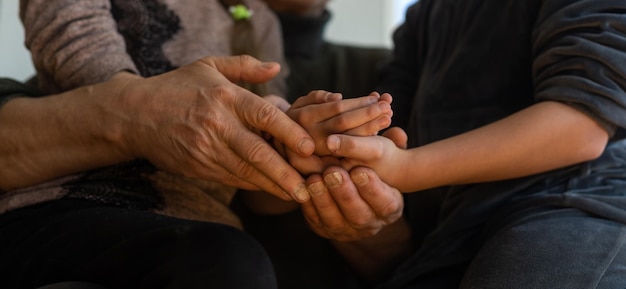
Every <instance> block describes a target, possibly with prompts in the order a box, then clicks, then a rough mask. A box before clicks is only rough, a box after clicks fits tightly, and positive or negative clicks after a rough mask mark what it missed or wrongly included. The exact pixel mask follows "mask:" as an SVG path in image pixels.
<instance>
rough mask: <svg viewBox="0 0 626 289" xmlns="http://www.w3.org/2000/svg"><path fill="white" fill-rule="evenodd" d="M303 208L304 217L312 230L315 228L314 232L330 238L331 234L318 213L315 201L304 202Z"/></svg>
mask: <svg viewBox="0 0 626 289" xmlns="http://www.w3.org/2000/svg"><path fill="white" fill-rule="evenodd" d="M301 208H302V215H303V216H304V219H305V220H306V221H307V223H308V224H309V227H310V228H311V230H313V232H315V234H317V235H319V236H320V237H323V238H327V239H330V238H331V236H330V234H329V233H328V231H327V230H326V228H325V227H324V224H322V221H321V219H320V217H319V215H318V214H317V211H316V210H315V207H314V206H313V203H312V202H311V201H310V200H309V201H308V202H305V203H302V207H301Z"/></svg>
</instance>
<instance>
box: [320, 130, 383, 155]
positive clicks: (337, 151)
mask: <svg viewBox="0 0 626 289" xmlns="http://www.w3.org/2000/svg"><path fill="white" fill-rule="evenodd" d="M385 141H390V140H388V139H386V138H384V137H382V136H350V135H342V134H334V135H330V136H328V138H327V139H326V146H327V147H328V149H329V150H330V152H331V154H332V155H333V156H335V157H344V158H350V159H355V160H362V161H369V160H377V159H380V158H381V157H382V155H383V153H384V147H385V143H384V142H385Z"/></svg>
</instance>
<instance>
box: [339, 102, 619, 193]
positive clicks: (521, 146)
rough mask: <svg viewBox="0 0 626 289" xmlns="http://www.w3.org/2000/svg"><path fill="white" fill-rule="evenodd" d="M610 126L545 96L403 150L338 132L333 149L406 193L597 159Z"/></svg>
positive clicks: (387, 142)
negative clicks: (483, 122) (484, 122)
mask: <svg viewBox="0 0 626 289" xmlns="http://www.w3.org/2000/svg"><path fill="white" fill-rule="evenodd" d="M607 141H608V133H607V131H606V130H605V129H604V128H603V127H602V126H600V125H599V124H598V123H597V122H596V121H594V120H593V119H592V118H591V117H589V116H588V115H587V114H585V113H583V112H581V111H579V110H577V109H575V108H573V107H571V106H569V105H566V104H563V103H559V102H552V101H545V102H540V103H537V104H535V105H533V106H531V107H529V108H527V109H524V110H522V111H519V112H518V113H515V114H513V115H511V116H509V117H506V118H504V119H502V120H500V121H497V122H494V123H492V124H489V125H487V126H484V127H482V128H478V129H475V130H472V131H470V132H467V133H464V134H461V135H457V136H454V137H451V138H448V139H444V140H441V141H437V142H434V143H431V144H427V145H424V146H421V147H417V148H412V149H410V150H403V149H399V148H397V147H396V146H395V145H394V143H393V142H392V141H390V140H388V139H386V138H383V137H379V136H373V137H353V136H346V135H333V136H330V137H329V138H328V148H329V149H330V150H331V151H332V152H333V155H334V156H336V157H345V158H346V159H344V161H343V165H344V166H346V167H347V168H350V167H353V166H356V165H362V166H367V167H370V168H372V169H374V170H375V171H376V172H377V173H378V175H379V176H380V177H381V179H382V180H383V181H384V182H386V183H388V184H389V185H390V186H392V187H396V188H398V189H400V191H403V192H415V191H419V190H424V189H428V188H433V187H438V186H445V185H454V184H467V183H476V182H486V181H496V180H503V179H510V178H516V177H523V176H528V175H532V174H537V173H541V172H545V171H549V170H552V169H557V168H561V167H565V166H568V165H572V164H576V163H580V162H584V161H588V160H592V159H594V158H597V157H598V156H599V155H600V154H601V153H602V152H603V150H604V147H605V146H606V143H607Z"/></svg>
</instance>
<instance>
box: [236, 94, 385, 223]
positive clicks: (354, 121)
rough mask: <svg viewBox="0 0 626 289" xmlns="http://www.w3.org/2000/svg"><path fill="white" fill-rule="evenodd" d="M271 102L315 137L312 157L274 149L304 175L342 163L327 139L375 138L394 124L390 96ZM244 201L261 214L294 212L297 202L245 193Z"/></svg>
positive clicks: (310, 96)
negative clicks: (335, 136)
mask: <svg viewBox="0 0 626 289" xmlns="http://www.w3.org/2000/svg"><path fill="white" fill-rule="evenodd" d="M272 101H273V103H274V104H275V105H277V106H278V107H282V108H285V110H286V114H287V115H288V116H289V117H291V118H292V119H294V120H295V121H296V122H297V123H298V124H300V125H302V127H303V128H304V129H306V131H307V132H308V133H309V134H310V135H311V136H312V137H313V140H314V142H315V152H314V154H312V155H310V156H302V155H301V154H298V153H296V152H294V151H292V150H291V149H289V148H288V147H286V146H284V145H283V144H282V143H281V142H280V141H279V140H275V141H274V147H275V148H276V149H277V150H278V151H280V152H281V154H282V155H283V156H284V157H285V159H287V160H288V161H289V163H290V164H291V165H293V166H294V167H295V168H296V169H298V171H299V172H300V173H301V174H304V175H309V174H312V173H318V174H319V173H321V172H322V171H323V170H324V168H326V167H328V166H329V165H332V164H338V163H339V161H338V160H337V159H335V158H334V157H330V156H329V153H330V151H329V150H328V149H327V148H326V138H327V137H328V136H329V135H331V134H334V133H346V134H353V135H363V136H365V135H375V134H376V133H377V132H378V131H380V130H381V129H384V128H387V127H388V126H389V124H390V123H391V106H390V104H391V101H392V99H391V96H390V95H389V94H383V95H380V94H378V93H375V92H373V93H371V94H370V95H368V96H363V97H359V98H352V99H345V100H344V99H342V96H341V95H340V94H337V93H330V92H327V91H322V90H319V91H313V92H310V93H309V94H308V95H306V96H303V97H300V98H299V99H297V100H296V101H295V102H294V104H293V105H291V106H289V105H288V104H286V103H281V101H279V100H277V99H276V98H272ZM244 201H245V202H246V203H247V204H248V207H250V208H251V209H252V210H253V211H255V212H256V213H260V214H280V213H284V212H287V211H290V210H293V209H295V208H296V207H297V206H296V204H295V203H287V202H281V201H280V200H278V199H276V198H273V197H270V196H267V195H266V194H263V193H262V192H250V191H248V192H245V193H244Z"/></svg>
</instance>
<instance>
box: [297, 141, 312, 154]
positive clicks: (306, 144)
mask: <svg viewBox="0 0 626 289" xmlns="http://www.w3.org/2000/svg"><path fill="white" fill-rule="evenodd" d="M298 150H300V152H301V153H303V154H305V155H310V154H312V153H313V151H315V144H314V143H313V141H312V140H310V139H303V140H302V141H300V143H299V144H298Z"/></svg>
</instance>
